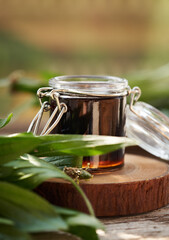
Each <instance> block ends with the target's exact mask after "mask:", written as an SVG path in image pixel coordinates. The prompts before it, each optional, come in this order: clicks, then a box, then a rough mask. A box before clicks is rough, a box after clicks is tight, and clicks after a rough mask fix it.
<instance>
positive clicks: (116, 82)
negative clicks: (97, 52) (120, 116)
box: [49, 75, 130, 97]
mask: <svg viewBox="0 0 169 240" xmlns="http://www.w3.org/2000/svg"><path fill="white" fill-rule="evenodd" d="M49 86H50V87H52V88H54V89H56V90H57V91H58V92H60V93H62V94H67V95H70V96H71V95H72V96H73V95H76V96H77V95H78V96H93V97H94V96H96V97H97V96H104V97H106V96H110V97H113V96H125V95H128V92H129V90H130V88H129V86H128V81H127V80H126V79H122V78H118V77H113V76H95V75H75V76H73V75H72V76H59V77H55V78H52V79H50V81H49Z"/></svg>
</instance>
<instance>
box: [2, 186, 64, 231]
mask: <svg viewBox="0 0 169 240" xmlns="http://www.w3.org/2000/svg"><path fill="white" fill-rule="evenodd" d="M0 189H1V191H0V215H1V216H2V217H4V218H8V219H9V220H12V221H14V222H15V225H16V227H17V228H18V229H20V230H23V231H27V232H39V231H57V230H67V229H68V225H67V224H66V223H65V221H64V220H63V219H62V218H61V217H60V215H59V214H57V212H56V210H55V208H54V207H53V206H52V205H50V204H49V203H48V202H47V201H46V200H44V199H42V198H41V197H40V196H38V195H36V194H35V193H33V192H30V191H28V190H25V189H23V188H20V187H17V186H15V185H13V184H10V183H6V182H0Z"/></svg>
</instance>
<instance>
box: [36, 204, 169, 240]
mask: <svg viewBox="0 0 169 240" xmlns="http://www.w3.org/2000/svg"><path fill="white" fill-rule="evenodd" d="M100 221H101V222H102V223H103V224H104V225H105V233H104V234H102V235H100V240H157V239H158V240H168V239H169V227H168V226H169V205H167V206H166V207H163V208H160V209H158V210H156V211H153V212H149V213H144V214H140V215H137V216H129V217H128V216H126V217H111V218H100ZM33 237H34V238H33V239H34V240H49V239H50V240H56V239H57V240H77V238H76V237H74V236H72V235H68V234H65V233H43V234H42V233H38V234H35V235H34V236H33Z"/></svg>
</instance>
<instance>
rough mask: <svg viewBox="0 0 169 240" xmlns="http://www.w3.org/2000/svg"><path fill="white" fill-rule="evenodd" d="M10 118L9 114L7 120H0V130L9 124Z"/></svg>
mask: <svg viewBox="0 0 169 240" xmlns="http://www.w3.org/2000/svg"><path fill="white" fill-rule="evenodd" d="M12 116H13V114H12V113H10V114H9V115H8V117H7V118H4V119H0V128H3V127H5V126H6V125H7V124H8V123H9V122H10V120H11V118H12Z"/></svg>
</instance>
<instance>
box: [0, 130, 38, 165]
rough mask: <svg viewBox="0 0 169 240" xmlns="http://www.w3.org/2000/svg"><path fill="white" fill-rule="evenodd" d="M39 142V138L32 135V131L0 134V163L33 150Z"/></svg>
mask: <svg viewBox="0 0 169 240" xmlns="http://www.w3.org/2000/svg"><path fill="white" fill-rule="evenodd" d="M39 143H40V139H38V138H36V137H34V136H33V134H32V133H19V134H12V135H7V136H0V149H1V151H0V164H2V163H5V162H8V161H11V160H13V159H15V158H17V157H19V156H20V155H22V154H24V153H26V152H29V151H31V150H33V149H34V148H35V147H36V146H37V145H38V144H39Z"/></svg>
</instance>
